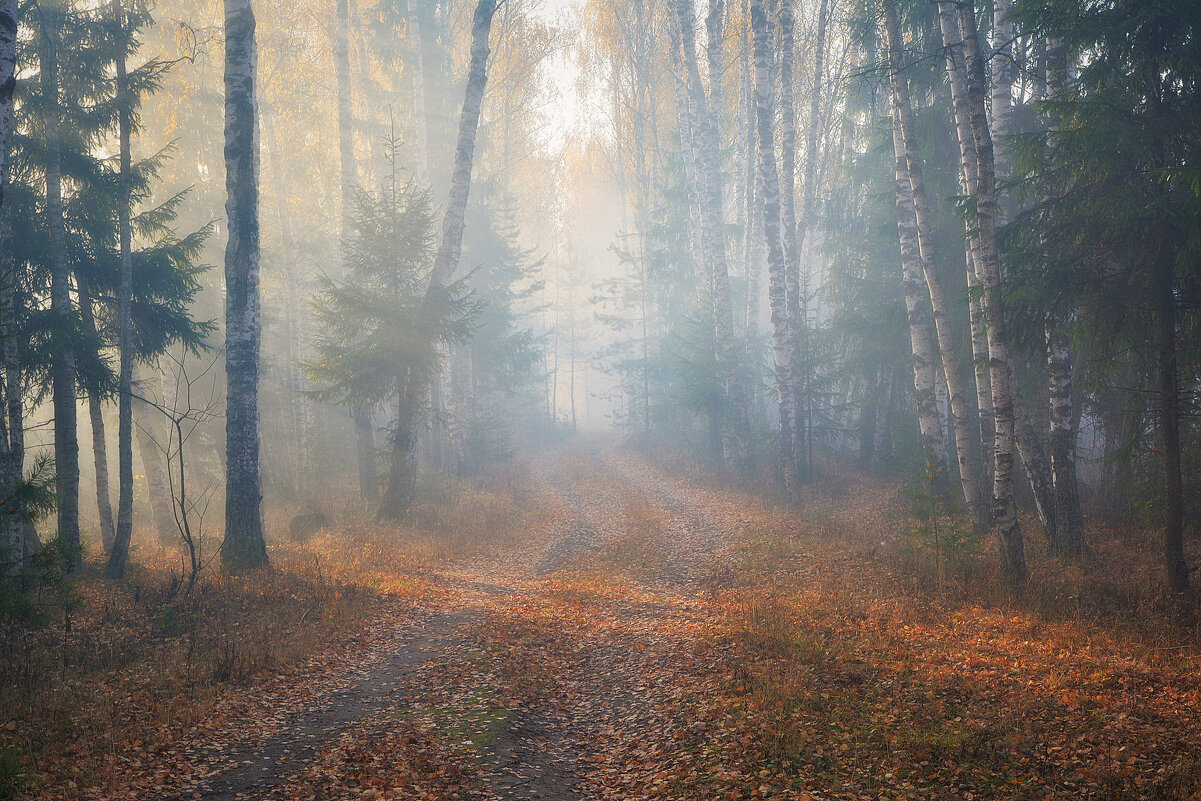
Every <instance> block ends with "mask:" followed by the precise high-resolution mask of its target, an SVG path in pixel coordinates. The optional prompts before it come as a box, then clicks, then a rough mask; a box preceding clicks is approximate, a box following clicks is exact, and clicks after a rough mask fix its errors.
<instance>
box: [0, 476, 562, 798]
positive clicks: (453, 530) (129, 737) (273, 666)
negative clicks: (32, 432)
mask: <svg viewBox="0 0 1201 801" xmlns="http://www.w3.org/2000/svg"><path fill="white" fill-rule="evenodd" d="M528 481H529V479H528V476H527V475H526V474H525V472H524V471H523V470H521V469H520V468H516V467H515V468H510V469H507V470H505V471H501V472H498V473H497V474H495V475H492V476H489V477H487V478H486V479H485V480H482V481H480V482H476V483H467V482H454V483H448V484H446V485H443V486H442V487H440V488H433V489H432V490H431V491H430V492H427V494H426V495H425V496H424V497H423V499H422V502H421V503H420V504H419V505H418V507H417V508H416V509H415V510H414V513H413V515H412V517H411V520H410V521H407V522H406V523H405V524H404V525H402V526H397V527H389V526H382V525H379V524H376V523H375V522H373V521H371V520H370V518H369V517H368V516H367V515H365V514H362V513H359V514H358V515H357V516H352V515H349V514H346V515H342V518H343V522H342V523H341V524H338V523H337V522H334V523H333V524H332V525H330V526H328V527H327V528H325V529H323V530H321V531H319V532H317V533H316V535H315V536H312V537H310V538H308V539H306V540H305V541H303V542H293V541H289V540H288V538H287V537H286V536H271V537H270V538H269V555H270V558H271V565H272V567H271V570H270V571H267V572H263V573H259V574H251V575H247V576H236V577H230V576H226V575H224V574H222V573H221V571H220V570H219V568H218V567H217V566H216V565H213V566H211V567H210V568H209V569H207V570H205V572H204V573H203V574H202V575H201V578H200V581H199V582H198V583H197V584H196V586H195V587H194V588H192V590H191V591H187V589H186V588H185V587H183V586H181V585H180V584H179V583H178V580H177V578H176V577H177V576H178V574H179V572H180V558H179V554H178V551H177V549H175V548H162V547H159V546H156V545H151V544H147V542H146V540H147V539H148V537H147V536H145V535H143V536H141V537H140V538H139V542H140V543H141V544H140V547H138V548H135V549H134V551H133V554H132V563H131V568H130V572H129V575H128V577H127V578H126V579H125V580H124V581H121V582H111V581H108V580H107V579H105V578H104V576H103V569H102V565H101V564H100V562H99V561H98V557H97V560H94V561H89V563H87V564H86V565H85V567H84V569H83V570H82V571H81V572H80V573H78V574H77V575H75V576H72V578H71V580H70V582H69V586H68V587H67V588H66V589H65V590H64V591H49V590H47V591H44V592H42V593H41V595H42V597H41V598H40V601H41V603H42V604H43V605H44V606H45V607H46V608H47V609H48V610H50V615H49V618H48V620H47V621H46V624H45V625H42V626H38V627H31V626H22V625H19V624H17V623H15V622H12V621H7V622H4V623H2V624H0V708H3V709H4V713H3V717H2V718H0V798H3V797H6V794H7V795H11V794H12V792H13V790H14V787H15V784H16V783H20V784H23V785H25V786H30V787H38V786H41V787H64V788H74V787H86V786H89V785H93V784H96V783H97V782H100V781H102V779H103V777H102V776H101V775H100V774H101V772H102V771H103V770H104V768H103V765H104V764H105V763H106V760H108V761H111V760H112V759H113V758H114V755H120V754H129V753H136V752H139V751H142V750H143V749H145V750H148V751H149V750H153V749H155V748H157V747H159V746H160V745H162V744H164V743H166V742H168V741H171V740H176V739H178V738H179V737H180V736H181V734H182V733H183V732H185V731H187V730H188V729H189V728H191V727H193V726H195V725H199V724H202V723H203V722H204V721H205V720H206V718H208V717H209V716H210V715H212V714H214V705H215V704H217V703H218V702H219V701H220V700H221V699H222V697H223V696H227V695H229V692H230V690H231V689H233V688H246V689H247V690H253V688H254V687H255V686H256V685H257V684H259V683H260V682H262V681H264V680H265V679H267V678H268V677H270V676H272V675H275V674H278V673H280V672H283V671H288V670H291V669H292V668H293V667H294V666H298V665H300V664H301V663H304V662H306V661H310V660H312V659H314V658H318V659H319V660H320V659H329V660H332V659H338V658H341V657H342V653H343V652H348V651H349V649H351V648H352V647H353V645H354V643H355V641H356V639H355V638H356V637H358V636H359V635H360V634H361V632H362V631H363V629H365V628H366V627H365V626H364V625H363V624H362V623H363V621H364V620H366V618H368V617H370V616H371V615H373V614H374V613H375V610H376V607H377V606H378V602H379V601H378V599H379V598H381V597H387V598H389V599H391V601H392V602H393V607H395V602H396V601H399V602H400V603H402V604H405V605H407V607H409V608H414V607H415V606H417V605H419V604H421V603H422V602H423V601H424V600H427V599H428V598H430V597H431V595H432V593H433V591H434V589H435V587H434V583H433V580H434V578H435V577H434V576H433V574H434V573H435V572H436V571H438V570H440V569H445V568H452V567H453V566H454V565H455V564H458V563H463V562H465V561H468V560H477V559H481V558H488V557H493V556H496V555H497V554H500V553H503V552H504V551H505V549H507V548H511V547H512V546H514V545H515V544H516V543H518V542H520V541H521V540H522V538H523V537H526V536H528V529H529V528H530V527H536V526H537V525H538V522H537V518H538V516H539V514H541V509H540V507H539V506H538V503H537V500H536V499H535V497H534V495H533V494H532V493H531V492H530V490H529V489H528V486H527V482H528ZM290 516H291V515H290V514H289V510H284V509H277V510H273V511H271V512H269V513H268V516H267V528H268V531H269V532H287V530H288V527H287V521H288V520H289V519H290ZM207 547H209V548H210V550H211V551H212V552H215V549H216V546H215V543H210V544H208V546H207ZM392 613H393V614H395V608H393V612H392ZM22 765H23V767H22ZM18 772H21V773H23V774H24V776H23V777H22V778H21V779H20V780H19V782H14V781H13V774H14V773H18Z"/></svg>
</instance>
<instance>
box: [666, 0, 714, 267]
mask: <svg viewBox="0 0 1201 801" xmlns="http://www.w3.org/2000/svg"><path fill="white" fill-rule="evenodd" d="M671 16H672V19H671V20H670V21H669V22H668V26H667V30H668V34H669V36H670V37H671V40H672V41H671V55H672V60H673V62H674V63H675V66H676V67H677V68H678V69H679V71H680V72H681V73H683V72H684V65H683V58H682V56H681V45H680V27H679V20H678V18H677V17H676V16H675V15H674V14H673V15H671ZM673 89H674V90H675V91H674V96H675V101H676V130H677V131H679V135H680V153H681V154H682V155H683V159H684V181H685V189H686V191H687V193H688V252H689V256H690V258H691V259H692V267H693V269H694V270H695V271H696V273H697V275H704V274H705V273H706V265H705V259H706V256H705V251H704V246H703V245H702V244H701V199H700V197H701V193H700V189H699V188H698V182H699V178H698V177H697V176H698V175H699V174H700V167H699V166H698V163H697V146H696V134H695V131H694V130H693V127H694V126H693V116H694V115H693V111H692V100H691V99H690V97H689V94H688V88H687V85H686V83H685V78H684V77H683V76H682V75H681V76H676V79H675V81H674V84H673Z"/></svg>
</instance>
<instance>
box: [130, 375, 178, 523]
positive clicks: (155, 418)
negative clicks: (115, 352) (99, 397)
mask: <svg viewBox="0 0 1201 801" xmlns="http://www.w3.org/2000/svg"><path fill="white" fill-rule="evenodd" d="M152 370H154V373H153V374H152V376H151V377H149V378H142V377H141V376H140V375H139V372H140V371H139V370H138V364H137V362H136V361H135V362H134V363H133V365H132V367H131V371H130V386H131V387H132V395H133V396H134V399H133V409H132V418H133V423H134V432H135V433H136V435H137V442H138V457H139V458H140V459H141V460H142V473H143V474H144V475H145V476H146V493H147V496H148V499H149V501H150V514H151V517H152V518H153V519H154V530H155V531H156V532H157V534H158V540H159V542H160V543H162V544H164V545H166V544H168V543H171V542H175V538H176V536H177V535H178V534H179V529H178V528H177V527H176V525H175V514H174V511H173V508H172V501H171V488H170V487H169V486H168V483H167V474H166V472H165V471H164V469H163V461H164V459H165V458H166V453H165V448H166V444H165V443H167V442H168V441H169V437H162V436H161V432H162V431H163V425H162V421H161V418H162V412H160V411H159V410H158V409H155V408H153V407H151V406H150V404H149V403H147V402H146V401H143V400H140V398H146V399H156V398H157V399H158V402H160V403H162V404H163V405H164V406H170V404H167V403H166V402H165V401H163V400H162V398H161V394H162V393H161V391H158V392H156V391H155V390H161V389H162V381H161V380H160V379H159V377H158V374H157V369H156V368H152ZM156 432H160V433H159V436H157V437H156V435H155V434H156Z"/></svg>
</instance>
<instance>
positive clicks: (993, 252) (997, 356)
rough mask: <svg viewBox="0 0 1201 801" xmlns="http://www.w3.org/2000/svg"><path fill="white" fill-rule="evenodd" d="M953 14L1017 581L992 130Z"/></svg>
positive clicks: (1000, 511) (1007, 534)
mask: <svg viewBox="0 0 1201 801" xmlns="http://www.w3.org/2000/svg"><path fill="white" fill-rule="evenodd" d="M944 9H946V10H948V11H951V12H954V11H955V5H954V4H952V3H942V2H940V3H939V10H940V13H944ZM958 18H959V19H958V22H959V35H960V39H961V56H960V57H955V56H951V57H949V59H948V60H949V61H950V63H951V65H952V68H954V69H961V70H963V78H964V80H963V87H964V89H965V95H966V96H965V97H964V98H963V100H964V101H966V102H965V103H963V104H962V105H963V106H964V107H965V108H964V109H963V110H965V111H966V112H967V118H968V120H969V122H970V130H971V133H972V148H971V149H970V151H969V152H970V153H974V155H975V163H976V176H975V180H974V182H973V185H972V191H971V193H970V195H969V197H970V199H971V200H972V201H974V207H975V208H974V211H975V222H976V230H977V232H978V235H977V236H976V238H975V240H974V242H973V252H974V255H975V263H976V268H977V270H978V272H979V277H980V281H981V284H982V286H983V305H984V318H985V322H986V324H987V331H988V347H989V369H990V380H991V383H992V394H993V414H994V424H995V430H996V435H995V436H996V439H995V443H994V450H993V460H994V461H993V464H994V468H993V525H994V526H995V527H996V529H997V531H998V536H999V539H1000V544H1001V548H1000V551H1001V567H1002V571H1003V572H1004V573H1005V575H1006V576H1007V577H1008V578H1009V580H1010V581H1012V582H1014V583H1020V582H1022V581H1024V580H1025V578H1026V556H1025V546H1024V543H1023V540H1022V530H1021V525H1020V523H1019V521H1018V517H1017V504H1016V501H1015V496H1014V470H1015V468H1016V463H1015V462H1016V460H1015V455H1016V454H1015V450H1016V449H1015V442H1014V434H1015V432H1014V428H1015V425H1014V423H1015V412H1014V401H1015V392H1014V380H1013V361H1012V357H1011V354H1010V350H1009V336H1008V331H1007V329H1006V325H1005V313H1004V308H1003V302H1002V287H1001V261H1000V250H999V248H998V246H997V229H996V222H997V220H996V212H997V198H996V173H995V171H994V165H993V143H992V133H991V131H990V130H989V127H988V118H987V115H986V112H985V94H986V92H987V80H986V79H985V77H984V62H983V58H982V57H981V55H980V50H979V39H978V33H977V31H976V20H975V11H974V8H973V7H972V3H971V0H966V2H964V3H962V4H960V5H959V6H958ZM952 49H954V48H948V51H950V50H952ZM957 113H960V112H959V111H957Z"/></svg>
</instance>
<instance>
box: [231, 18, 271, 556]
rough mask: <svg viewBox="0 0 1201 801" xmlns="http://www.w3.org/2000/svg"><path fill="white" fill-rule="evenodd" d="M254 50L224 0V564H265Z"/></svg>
mask: <svg viewBox="0 0 1201 801" xmlns="http://www.w3.org/2000/svg"><path fill="white" fill-rule="evenodd" d="M257 72H258V56H257V51H256V45H255V19H254V10H253V8H252V7H251V0H225V190H226V201H225V215H226V218H227V225H228V228H229V239H228V242H227V243H226V247H225V375H226V382H227V386H228V389H227V393H228V395H227V400H226V417H225V539H224V540H223V541H222V543H221V561H222V563H223V564H224V565H225V567H226V568H227V569H229V570H242V569H246V568H258V567H265V566H266V565H267V545H266V542H265V541H264V539H263V515H262V495H263V492H262V481H261V476H260V473H259V453H260V435H259V403H258V399H259V398H258V390H259V339H260V326H261V322H262V321H261V317H260V298H259V255H260V251H259V248H260V245H259V126H258V98H257V95H256V87H255V79H256V75H257Z"/></svg>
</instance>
